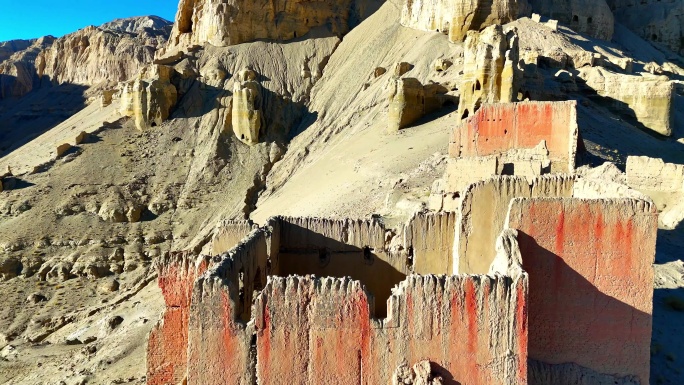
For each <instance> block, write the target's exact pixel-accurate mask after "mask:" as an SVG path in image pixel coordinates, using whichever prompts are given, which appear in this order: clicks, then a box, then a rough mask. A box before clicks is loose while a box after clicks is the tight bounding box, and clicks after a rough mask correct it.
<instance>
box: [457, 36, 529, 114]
mask: <svg viewBox="0 0 684 385" xmlns="http://www.w3.org/2000/svg"><path fill="white" fill-rule="evenodd" d="M518 55H519V52H518V37H517V35H516V33H515V31H514V30H513V31H510V32H508V33H507V34H505V33H504V31H503V28H502V27H501V26H500V25H494V26H491V27H488V28H487V29H485V30H484V31H482V32H481V33H478V32H475V31H470V32H468V37H467V38H466V42H465V53H464V65H463V68H464V73H463V78H462V81H461V87H460V91H461V99H460V103H459V106H458V112H459V116H461V117H462V118H467V117H468V116H470V115H472V114H474V113H475V111H477V110H478V109H479V108H480V106H481V105H482V104H484V103H499V102H501V103H506V102H514V101H516V100H517V94H518V88H519V82H520V80H521V78H522V76H521V75H522V70H521V69H520V67H519V65H518V62H519V60H518Z"/></svg>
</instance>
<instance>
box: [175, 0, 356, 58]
mask: <svg viewBox="0 0 684 385" xmlns="http://www.w3.org/2000/svg"><path fill="white" fill-rule="evenodd" d="M352 3H353V2H352V1H351V0H323V1H314V2H297V1H294V0H277V1H266V0H258V1H245V0H228V1H223V2H217V1H212V0H181V2H180V4H179V5H178V13H177V14H176V23H175V24H174V27H173V32H172V33H171V38H170V39H169V46H168V48H167V54H172V53H173V52H175V51H178V50H184V49H187V47H191V46H194V45H202V44H204V43H209V44H212V45H215V46H219V47H225V46H230V45H235V44H240V43H245V42H249V41H254V40H257V39H272V40H278V41H284V40H291V39H295V38H297V37H302V36H304V35H306V34H307V33H308V32H309V31H310V30H311V29H313V28H316V27H321V26H327V27H329V28H330V32H332V33H333V34H335V35H338V36H341V35H343V34H345V33H346V32H347V31H349V28H350V23H351V22H352V20H353V19H356V20H359V19H363V17H364V16H366V14H365V12H366V10H365V9H364V7H363V6H360V7H356V6H352Z"/></svg>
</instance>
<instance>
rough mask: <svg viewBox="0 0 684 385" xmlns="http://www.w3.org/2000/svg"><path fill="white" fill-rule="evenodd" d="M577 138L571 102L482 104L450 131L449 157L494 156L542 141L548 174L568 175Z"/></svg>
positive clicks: (572, 102)
mask: <svg viewBox="0 0 684 385" xmlns="http://www.w3.org/2000/svg"><path fill="white" fill-rule="evenodd" d="M577 135H578V133H577V112H576V102H574V101H570V102H525V103H505V104H486V105H484V106H482V108H480V109H479V110H478V111H477V112H476V113H475V115H473V116H471V117H470V118H468V119H466V120H465V121H464V122H463V123H462V124H461V125H459V126H458V127H456V128H455V129H454V130H453V133H452V137H451V142H450V145H449V154H450V155H451V156H452V157H456V158H459V157H473V156H487V155H495V154H500V153H503V152H506V151H508V150H511V149H531V148H534V147H536V146H537V145H539V143H540V142H541V141H542V140H546V146H547V148H548V150H549V157H550V158H551V161H552V163H553V164H552V171H554V172H570V171H572V170H574V161H575V159H574V158H575V153H576V151H577ZM571 164H572V167H570V165H571ZM554 166H555V167H554Z"/></svg>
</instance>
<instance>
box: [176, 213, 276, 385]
mask: <svg viewBox="0 0 684 385" xmlns="http://www.w3.org/2000/svg"><path fill="white" fill-rule="evenodd" d="M272 230H273V227H270V226H267V227H264V228H261V229H259V230H257V231H255V232H253V233H251V234H250V236H249V237H248V238H247V239H245V240H244V241H243V242H242V243H241V244H239V245H238V246H236V247H235V248H233V249H232V250H230V251H229V252H228V253H227V254H225V255H224V256H223V259H222V260H221V261H220V262H218V263H216V264H215V265H214V266H213V267H212V268H211V269H209V270H207V271H206V272H205V273H204V274H203V275H202V276H201V277H199V278H198V279H197V280H196V281H195V285H194V288H193V292H192V299H191V306H190V311H191V316H190V323H189V326H188V330H189V332H188V334H189V339H188V346H187V352H188V353H187V354H188V376H187V383H188V384H245V385H247V384H253V383H254V382H255V381H254V376H255V373H254V370H253V363H254V361H255V357H253V356H252V350H251V345H252V343H251V340H252V335H253V333H254V330H253V327H254V326H253V324H249V321H250V320H251V319H252V303H253V299H254V294H255V293H258V292H259V291H260V290H262V289H263V287H264V285H265V284H266V277H267V276H268V275H270V274H274V273H276V272H275V271H273V270H272V268H271V266H272V265H275V263H273V264H272V262H273V259H275V258H277V255H275V254H271V253H272V251H273V250H277V247H275V248H273V247H274V246H276V245H274V238H272V237H271V234H272Z"/></svg>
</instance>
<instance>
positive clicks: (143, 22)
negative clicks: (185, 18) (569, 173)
mask: <svg viewBox="0 0 684 385" xmlns="http://www.w3.org/2000/svg"><path fill="white" fill-rule="evenodd" d="M172 27H173V23H172V22H170V21H168V20H166V19H163V18H161V17H159V16H140V17H127V18H124V19H115V20H112V21H110V22H108V23H104V24H102V25H101V26H100V28H102V29H104V30H108V31H114V32H126V33H132V34H136V35H137V34H139V33H142V32H145V31H146V30H152V31H164V32H165V33H167V34H168V33H171V28H172Z"/></svg>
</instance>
